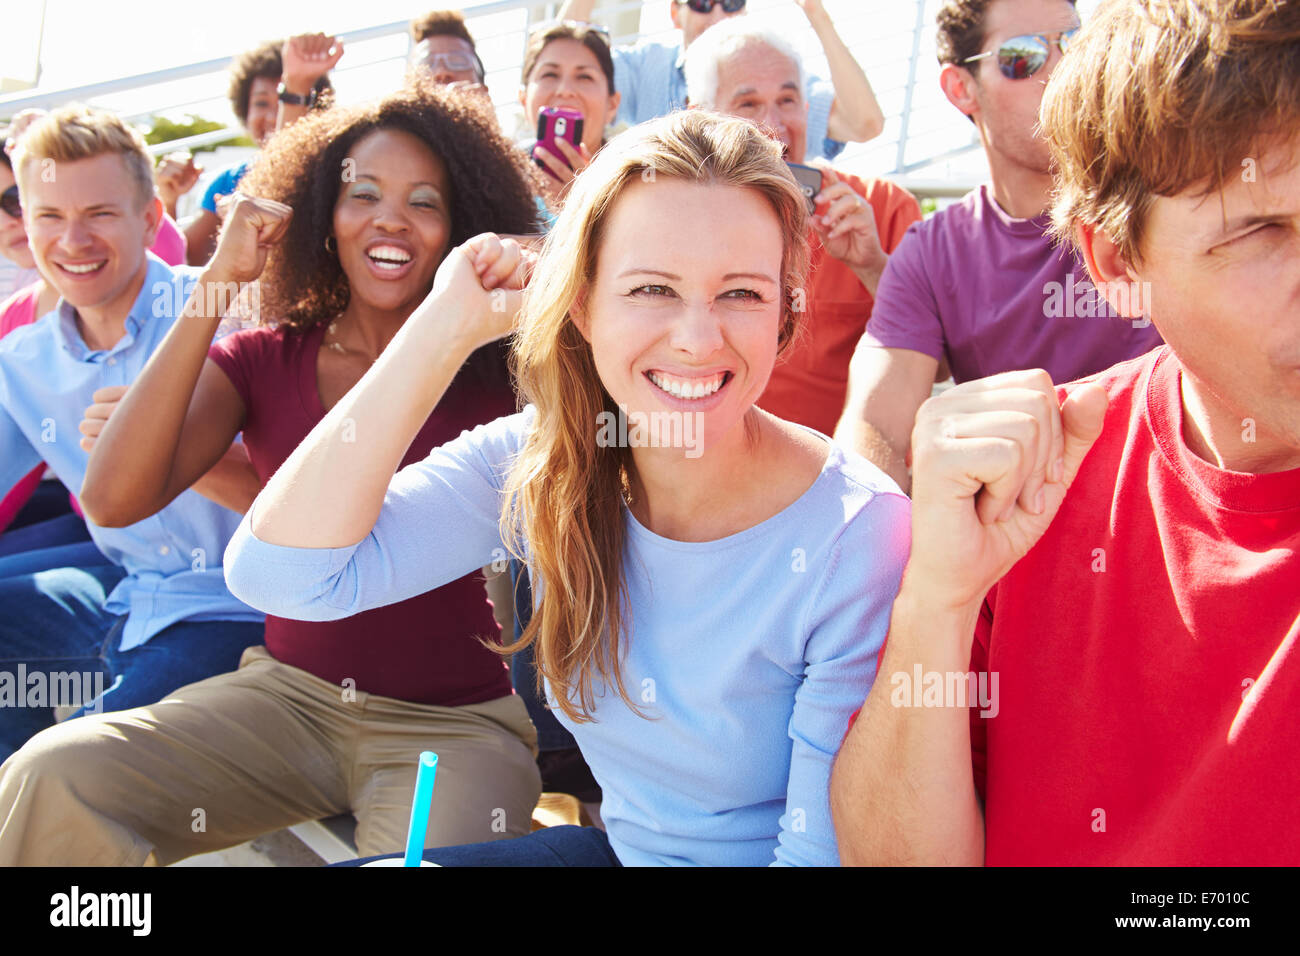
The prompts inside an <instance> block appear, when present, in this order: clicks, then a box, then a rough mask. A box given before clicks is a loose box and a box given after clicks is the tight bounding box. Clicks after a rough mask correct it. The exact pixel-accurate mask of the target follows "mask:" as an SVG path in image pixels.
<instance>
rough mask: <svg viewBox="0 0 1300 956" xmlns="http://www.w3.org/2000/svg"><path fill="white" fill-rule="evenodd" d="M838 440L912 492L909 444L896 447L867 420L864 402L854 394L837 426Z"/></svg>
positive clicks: (901, 487)
mask: <svg viewBox="0 0 1300 956" xmlns="http://www.w3.org/2000/svg"><path fill="white" fill-rule="evenodd" d="M835 440H836V441H838V442H839V443H840V444H841V445H843V446H845V447H846V448H850V449H852V450H853V451H855V452H857V453H858V454H859V455H861V456H862V457H863V458H865V459H867V460H868V461H869V462H871V463H872V464H873V465H875V466H876V467H877V468H879V469H880V470H881V471H883V472H884V473H885V474H887V475H888V476H889V477H890V478H893V479H894V482H895V483H896V484H897V485H898V487H899V488H900V489H902V491H903V493H904V494H910V493H911V489H912V474H911V471H910V470H909V469H908V467H907V451H906V448H903V449H902V450H900V449H899V448H897V447H895V445H894V444H893V443H891V442H890V441H889V440H888V439H887V438H886V437H885V436H884V435H882V434H881V433H880V430H879V429H877V428H876V427H875V426H874V425H873V424H871V422H869V421H867V420H866V418H865V417H864V412H863V410H862V405H861V402H860V401H859V400H856V399H855V398H854V396H852V395H850V396H849V403H848V405H847V407H846V408H845V411H844V415H843V417H842V418H841V419H840V423H839V425H838V426H837V427H836V429H835Z"/></svg>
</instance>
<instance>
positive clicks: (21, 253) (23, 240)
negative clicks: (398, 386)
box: [0, 164, 36, 269]
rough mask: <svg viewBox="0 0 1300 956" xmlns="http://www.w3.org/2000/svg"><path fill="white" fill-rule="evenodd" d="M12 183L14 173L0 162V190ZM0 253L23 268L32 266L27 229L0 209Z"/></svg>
mask: <svg viewBox="0 0 1300 956" xmlns="http://www.w3.org/2000/svg"><path fill="white" fill-rule="evenodd" d="M13 185H14V174H13V172H12V171H11V170H10V169H9V167H8V166H5V165H2V164H0V192H4V191H5V190H7V189H9V188H10V187H11V186H13ZM0 255H3V256H4V257H5V258H6V259H8V260H10V261H11V262H13V263H16V264H17V265H19V266H21V267H22V268H24V269H31V268H34V267H35V265H36V260H35V259H34V258H32V250H31V249H29V248H28V247H27V230H26V229H25V228H24V227H23V221H22V219H21V218H14V217H13V216H11V215H9V214H8V213H6V212H5V211H4V210H0Z"/></svg>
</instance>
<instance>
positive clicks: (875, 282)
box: [852, 253, 889, 299]
mask: <svg viewBox="0 0 1300 956" xmlns="http://www.w3.org/2000/svg"><path fill="white" fill-rule="evenodd" d="M888 262H889V256H887V255H885V254H884V253H881V256H880V258H879V259H877V260H876V261H875V262H873V263H871V264H870V265H860V266H853V267H852V269H853V274H854V275H855V276H857V277H858V281H859V282H861V283H862V287H863V288H864V289H866V290H867V291H868V292H870V293H871V297H872V298H873V299H874V298H875V297H876V289H878V288H880V277H881V276H882V275H884V272H885V265H886V264H887V263H888Z"/></svg>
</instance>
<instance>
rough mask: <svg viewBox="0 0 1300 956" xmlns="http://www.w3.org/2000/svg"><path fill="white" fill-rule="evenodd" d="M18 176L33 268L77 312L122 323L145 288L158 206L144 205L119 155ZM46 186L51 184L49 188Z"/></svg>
mask: <svg viewBox="0 0 1300 956" xmlns="http://www.w3.org/2000/svg"><path fill="white" fill-rule="evenodd" d="M41 166H42V163H41V161H39V160H37V159H36V158H34V157H33V159H32V160H31V161H30V162H28V163H27V165H26V167H25V168H24V169H23V170H22V193H23V215H24V216H25V217H26V225H27V236H28V241H29V244H30V245H31V248H32V252H33V254H34V255H35V258H36V266H37V268H38V269H40V271H41V275H42V276H44V277H45V279H46V280H48V281H49V282H50V283H51V284H53V286H54V287H55V288H56V289H57V290H58V291H59V294H60V295H62V296H63V298H65V299H67V300H68V302H70V303H71V304H72V305H73V306H75V307H76V308H77V309H96V310H100V311H105V312H109V313H113V314H114V315H116V314H118V313H120V314H121V315H123V316H124V315H125V314H126V312H127V311H128V310H129V309H130V307H131V305H132V303H133V302H134V300H135V296H136V294H137V293H138V291H139V283H141V282H143V281H144V273H145V270H146V269H147V268H148V261H147V260H146V258H145V250H147V249H148V248H149V247H150V246H151V245H152V244H153V241H154V238H155V236H156V235H157V232H158V224H159V222H160V221H161V217H162V203H161V202H159V201H158V199H157V198H154V199H151V200H150V201H148V202H144V201H142V200H143V197H142V196H141V195H140V187H139V185H138V183H137V181H136V180H135V179H134V178H133V177H132V176H131V174H130V172H129V171H128V170H127V166H126V162H125V160H124V159H123V157H122V156H120V155H118V154H117V153H101V154H100V155H98V156H92V157H91V158H89V159H78V160H75V161H72V162H62V163H59V164H58V165H57V167H55V168H54V173H55V175H53V176H48V177H47V176H44V175H42V170H41ZM47 179H48V180H49V181H48V182H47V181H46V180H47Z"/></svg>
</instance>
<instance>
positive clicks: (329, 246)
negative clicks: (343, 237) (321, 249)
mask: <svg viewBox="0 0 1300 956" xmlns="http://www.w3.org/2000/svg"><path fill="white" fill-rule="evenodd" d="M325 251H326V252H328V253H329V254H330V255H335V254H337V253H338V251H339V250H338V243H336V242H335V241H334V237H333V236H326V237H325Z"/></svg>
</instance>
